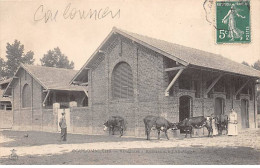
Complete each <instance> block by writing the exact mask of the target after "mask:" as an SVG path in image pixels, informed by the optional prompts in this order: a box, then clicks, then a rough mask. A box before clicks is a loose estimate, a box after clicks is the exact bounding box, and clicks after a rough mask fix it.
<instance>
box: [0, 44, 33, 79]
mask: <svg viewBox="0 0 260 168" xmlns="http://www.w3.org/2000/svg"><path fill="white" fill-rule="evenodd" d="M33 56H34V53H33V52H32V51H28V52H27V53H26V54H24V45H23V44H21V42H20V41H18V40H15V41H14V43H13V44H10V43H7V46H6V58H7V61H6V62H5V61H4V60H3V59H1V60H0V73H1V77H2V78H10V77H13V75H14V73H15V71H16V70H17V68H18V67H19V66H20V64H21V63H23V64H33V63H34V61H35V60H34V58H33Z"/></svg>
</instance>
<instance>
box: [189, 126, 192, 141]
mask: <svg viewBox="0 0 260 168" xmlns="http://www.w3.org/2000/svg"><path fill="white" fill-rule="evenodd" d="M189 130H190V137H191V138H192V135H191V134H192V126H191V127H190V129H189Z"/></svg>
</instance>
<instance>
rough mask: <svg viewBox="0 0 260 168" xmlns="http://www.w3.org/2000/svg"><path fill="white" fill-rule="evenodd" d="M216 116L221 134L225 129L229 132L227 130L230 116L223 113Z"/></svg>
mask: <svg viewBox="0 0 260 168" xmlns="http://www.w3.org/2000/svg"><path fill="white" fill-rule="evenodd" d="M215 118H216V123H217V127H218V132H219V134H220V135H222V131H223V130H226V134H227V132H228V116H227V115H224V114H221V115H217V116H216V117H215Z"/></svg>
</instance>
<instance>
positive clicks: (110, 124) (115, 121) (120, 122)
mask: <svg viewBox="0 0 260 168" xmlns="http://www.w3.org/2000/svg"><path fill="white" fill-rule="evenodd" d="M107 128H108V129H109V135H110V134H111V132H112V135H114V134H115V130H116V129H118V130H119V131H120V137H121V136H123V134H124V131H125V130H126V121H125V120H124V118H123V117H121V116H111V117H110V118H109V119H108V121H107V122H105V123H104V131H106V130H107Z"/></svg>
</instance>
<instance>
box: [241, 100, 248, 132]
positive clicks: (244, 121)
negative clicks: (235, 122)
mask: <svg viewBox="0 0 260 168" xmlns="http://www.w3.org/2000/svg"><path fill="white" fill-rule="evenodd" d="M248 105H249V104H248V100H247V99H242V100H241V126H242V128H249V115H248Z"/></svg>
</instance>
